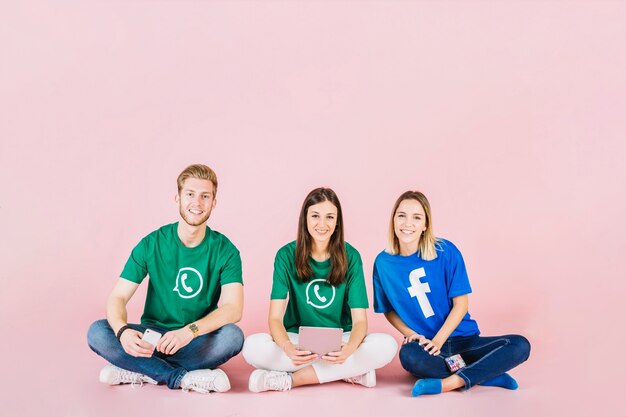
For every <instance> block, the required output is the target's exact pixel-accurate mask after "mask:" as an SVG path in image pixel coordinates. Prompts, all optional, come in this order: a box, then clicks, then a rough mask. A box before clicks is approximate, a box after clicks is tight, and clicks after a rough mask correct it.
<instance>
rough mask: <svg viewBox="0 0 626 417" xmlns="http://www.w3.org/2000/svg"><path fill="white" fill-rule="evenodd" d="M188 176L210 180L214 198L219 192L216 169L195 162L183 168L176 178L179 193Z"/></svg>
mask: <svg viewBox="0 0 626 417" xmlns="http://www.w3.org/2000/svg"><path fill="white" fill-rule="evenodd" d="M188 178H197V179H199V180H209V181H211V183H212V184H213V198H215V195H216V194H217V175H216V174H215V171H213V170H212V169H211V168H209V167H208V166H206V165H202V164H193V165H189V166H188V167H187V168H185V169H184V170H183V172H181V173H180V175H179V176H178V179H177V180H176V182H177V184H178V194H180V192H181V190H182V189H183V184H185V181H186V180H187V179H188Z"/></svg>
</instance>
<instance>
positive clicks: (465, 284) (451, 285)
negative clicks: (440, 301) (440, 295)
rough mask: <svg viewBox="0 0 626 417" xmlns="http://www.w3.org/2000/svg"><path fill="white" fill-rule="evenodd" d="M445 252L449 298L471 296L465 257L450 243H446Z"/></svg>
mask: <svg viewBox="0 0 626 417" xmlns="http://www.w3.org/2000/svg"><path fill="white" fill-rule="evenodd" d="M444 251H445V252H447V253H446V254H445V256H446V287H447V288H448V298H454V297H458V296H460V295H465V294H470V293H471V292H472V287H471V286H470V283H469V277H468V276H467V270H466V269H465V262H464V261H463V255H461V252H460V251H459V250H458V249H457V247H456V246H454V245H453V244H452V243H450V242H446V244H445V246H444Z"/></svg>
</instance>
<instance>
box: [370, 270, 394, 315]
mask: <svg viewBox="0 0 626 417" xmlns="http://www.w3.org/2000/svg"><path fill="white" fill-rule="evenodd" d="M372 276H373V281H374V311H375V312H376V313H387V312H388V311H392V310H393V307H392V306H391V303H390V302H389V300H388V299H387V294H385V289H384V288H383V285H382V283H381V282H380V275H379V273H378V261H375V262H374V272H373V274H372Z"/></svg>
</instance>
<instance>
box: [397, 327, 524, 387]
mask: <svg viewBox="0 0 626 417" xmlns="http://www.w3.org/2000/svg"><path fill="white" fill-rule="evenodd" d="M456 354H460V355H461V357H462V358H463V360H464V361H465V363H466V364H467V366H466V367H465V368H463V369H461V370H459V371H457V372H456V375H458V376H460V377H461V378H463V380H464V381H465V389H470V388H471V387H473V386H474V385H476V384H480V383H481V382H483V381H486V380H488V379H491V378H493V377H495V376H498V375H500V374H503V373H505V372H507V371H508V370H510V369H513V368H515V367H516V366H517V365H519V364H520V363H522V362H524V361H525V360H526V359H528V356H529V355H530V343H529V342H528V340H526V338H525V337H524V336H519V335H516V334H510V335H506V336H495V337H481V336H478V335H475V336H462V337H451V338H449V339H448V340H447V341H446V342H445V343H444V344H443V346H442V347H441V353H439V355H436V356H432V355H430V354H429V353H428V352H426V351H425V350H424V348H423V347H422V346H420V345H419V344H418V343H417V342H411V343H407V344H406V345H404V346H402V348H401V349H400V363H402V366H403V367H404V369H406V370H407V371H408V372H410V373H411V374H413V375H414V376H416V377H417V378H438V379H443V378H447V377H449V376H450V375H452V374H453V373H452V372H450V370H449V369H448V367H447V366H446V363H445V360H444V358H447V357H448V356H452V355H456Z"/></svg>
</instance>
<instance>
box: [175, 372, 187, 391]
mask: <svg viewBox="0 0 626 417" xmlns="http://www.w3.org/2000/svg"><path fill="white" fill-rule="evenodd" d="M185 375H187V371H185V372H182V373H181V374H180V375H179V376H178V377H177V378H176V381H174V387H175V388H180V381H181V380H182V379H183V378H184V377H185Z"/></svg>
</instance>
